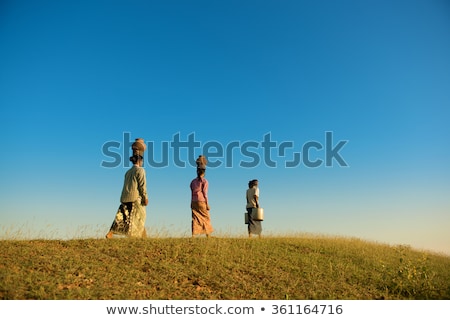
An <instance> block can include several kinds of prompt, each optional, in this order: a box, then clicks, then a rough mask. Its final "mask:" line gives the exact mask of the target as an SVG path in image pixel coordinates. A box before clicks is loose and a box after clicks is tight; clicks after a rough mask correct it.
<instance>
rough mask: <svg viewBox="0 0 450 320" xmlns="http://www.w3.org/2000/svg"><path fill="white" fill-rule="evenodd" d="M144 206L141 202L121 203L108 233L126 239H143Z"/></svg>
mask: <svg viewBox="0 0 450 320" xmlns="http://www.w3.org/2000/svg"><path fill="white" fill-rule="evenodd" d="M145 219H146V210H145V206H143V205H142V204H141V200H140V199H139V200H137V201H135V202H126V203H121V204H120V206H119V209H118V210H117V213H116V217H115V218H114V221H113V223H112V225H111V228H110V230H109V231H111V232H112V233H114V234H120V235H125V236H128V237H137V238H141V237H145V236H146V231H145Z"/></svg>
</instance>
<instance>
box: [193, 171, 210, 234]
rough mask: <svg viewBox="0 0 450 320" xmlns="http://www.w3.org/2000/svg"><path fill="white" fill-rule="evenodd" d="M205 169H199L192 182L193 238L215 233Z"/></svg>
mask: <svg viewBox="0 0 450 320" xmlns="http://www.w3.org/2000/svg"><path fill="white" fill-rule="evenodd" d="M205 171H206V169H204V168H199V167H198V168H197V177H196V178H195V179H193V180H192V181H191V184H190V188H191V212H192V237H194V236H195V235H199V234H206V237H209V236H210V234H211V233H212V232H213V227H212V225H211V217H210V215H209V209H210V207H209V204H208V180H206V178H205Z"/></svg>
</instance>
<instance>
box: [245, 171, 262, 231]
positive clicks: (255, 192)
mask: <svg viewBox="0 0 450 320" xmlns="http://www.w3.org/2000/svg"><path fill="white" fill-rule="evenodd" d="M246 199H247V206H246V208H247V220H248V226H247V231H248V237H249V238H251V236H252V234H256V235H258V237H261V232H262V225H261V221H256V220H254V219H253V216H252V211H253V208H259V188H258V180H256V179H254V180H251V181H249V182H248V189H247V193H246Z"/></svg>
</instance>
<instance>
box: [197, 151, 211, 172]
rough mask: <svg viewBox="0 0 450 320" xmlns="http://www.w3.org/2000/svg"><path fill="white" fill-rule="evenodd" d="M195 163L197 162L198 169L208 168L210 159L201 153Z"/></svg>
mask: <svg viewBox="0 0 450 320" xmlns="http://www.w3.org/2000/svg"><path fill="white" fill-rule="evenodd" d="M195 163H197V169H203V170H206V164H207V163H208V160H206V157H205V156H204V155H200V156H198V158H197V160H196V161H195Z"/></svg>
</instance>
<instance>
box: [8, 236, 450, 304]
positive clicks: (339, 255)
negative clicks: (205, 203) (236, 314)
mask: <svg viewBox="0 0 450 320" xmlns="http://www.w3.org/2000/svg"><path fill="white" fill-rule="evenodd" d="M0 244H1V249H0V260H1V261H2V263H1V264H0V298H1V299H10V300H11V299H33V300H40V299H53V300H54V299H70V300H80V299H81V300H87V299H89V300H91V299H95V300H104V299H105V300H110V299H111V300H116V299H122V300H128V299H132V300H141V299H150V300H160V299H177V300H184V299H195V300H201V299H202V300H205V299H222V300H223V299H229V300H236V299H258V300H264V299H270V300H280V299H295V300H305V299H307V300H312V299H320V300H323V299H333V300H335V299H364V300H368V299H450V257H448V256H444V255H439V254H435V253H430V252H423V251H417V250H414V249H411V248H410V247H407V246H389V245H382V244H376V243H371V242H367V241H362V240H359V239H351V238H338V237H336V238H333V237H319V236H317V237H315V236H297V237H266V238H261V239H257V238H255V239H247V238H231V237H230V238H227V237H224V238H210V239H206V238H187V237H185V238H147V239H127V238H121V239H111V240H106V239H76V240H45V239H43V240H2V241H0Z"/></svg>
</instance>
